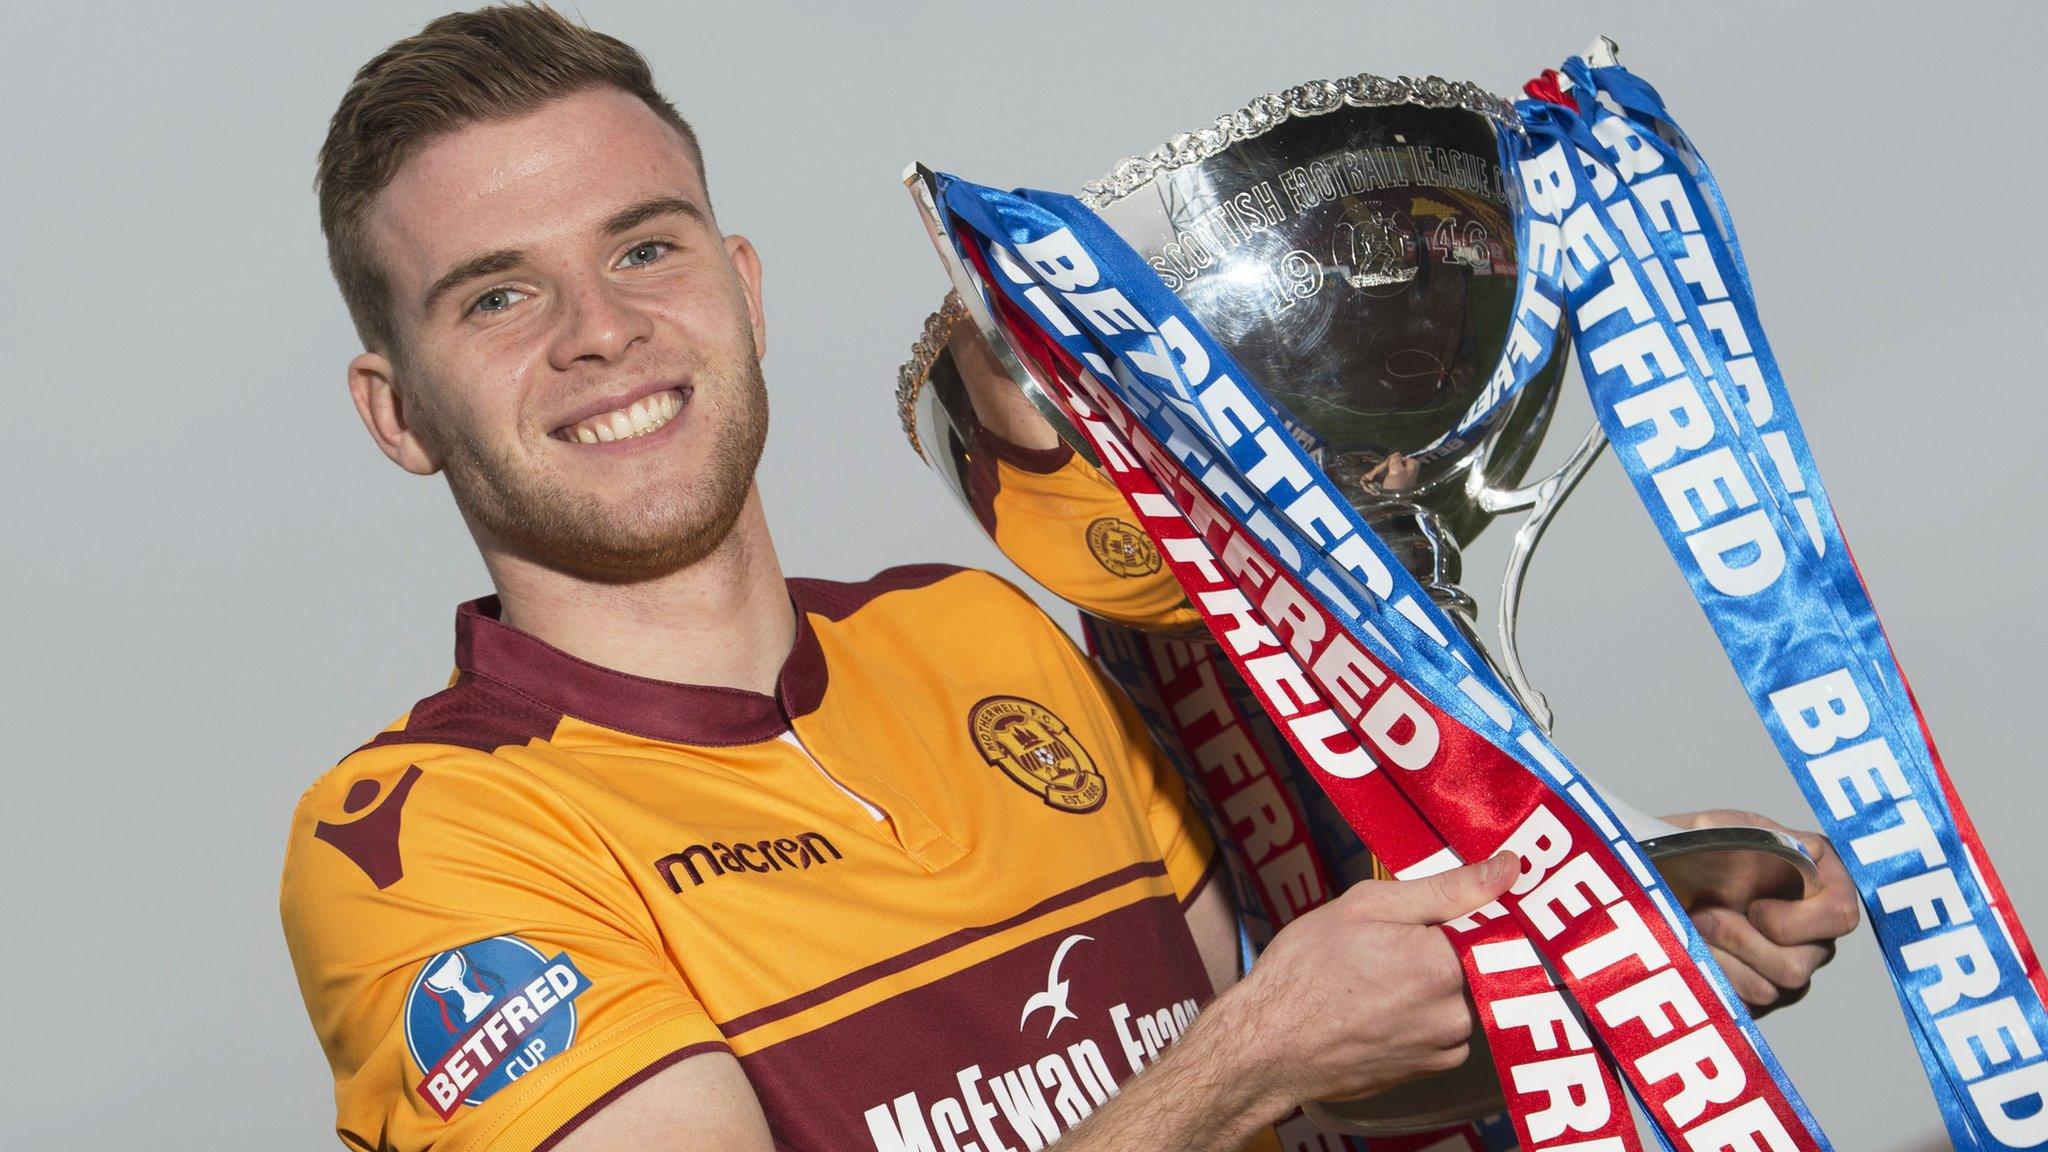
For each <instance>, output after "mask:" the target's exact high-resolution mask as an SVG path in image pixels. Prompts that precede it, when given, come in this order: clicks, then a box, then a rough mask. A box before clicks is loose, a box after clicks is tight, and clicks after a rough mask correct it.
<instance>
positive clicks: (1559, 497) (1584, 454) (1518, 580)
mask: <svg viewBox="0 0 2048 1152" xmlns="http://www.w3.org/2000/svg"><path fill="white" fill-rule="evenodd" d="M1606 448H1607V431H1606V430H1605V429H1604V428H1602V427H1600V424H1599V422H1598V421H1595V422H1594V423H1593V426H1592V427H1591V428H1589V429H1588V430H1587V431H1586V436H1585V439H1583V440H1580V441H1579V446H1578V447H1577V448H1575V449H1573V450H1572V454H1571V456H1570V458H1569V459H1567V460H1566V461H1565V462H1564V463H1563V464H1561V465H1559V466H1558V469H1557V471H1555V472H1552V473H1551V474H1550V475H1548V476H1545V477H1544V478H1543V479H1541V480H1538V481H1536V482H1535V483H1534V484H1524V485H1522V486H1521V487H1519V488H1495V487H1492V486H1490V485H1489V486H1487V487H1485V488H1482V489H1480V491H1479V507H1480V508H1481V509H1482V510H1484V511H1486V512H1490V513H1494V514H1496V515H1498V514H1499V513H1502V512H1519V511H1521V510H1522V509H1525V508H1527V509H1529V510H1530V512H1529V517H1528V519H1526V520H1524V521H1522V526H1521V527H1520V528H1517V529H1516V530H1515V543H1514V548H1513V549H1512V550H1511V551H1510V552H1509V553H1508V564H1507V569H1506V571H1504V572H1503V573H1502V574H1501V579H1500V612H1499V617H1500V618H1499V623H1498V628H1499V634H1500V661H1499V663H1500V669H1501V672H1502V674H1504V675H1505V676H1506V677H1507V681H1508V686H1509V687H1510V688H1512V689H1513V690H1514V693H1515V697H1516V698H1517V699H1519V700H1520V701H1521V702H1522V707H1524V708H1526V709H1528V710H1529V716H1530V718H1531V719H1533V720H1535V721H1536V723H1537V725H1538V726H1539V727H1541V728H1542V729H1543V731H1544V732H1545V733H1546V734H1547V733H1548V732H1549V731H1550V728H1551V724H1552V723H1553V722H1554V717H1553V715H1552V713H1551V711H1550V702H1549V701H1548V700H1545V699H1544V698H1543V693H1541V692H1538V691H1537V690H1536V687H1535V685H1533V684H1531V683H1529V674H1528V672H1527V670H1525V669H1524V668H1523V667H1522V652H1521V647H1520V645H1518V644H1517V643H1516V640H1515V628H1516V625H1517V624H1518V623H1519V622H1520V620H1521V616H1522V581H1523V578H1524V577H1525V576H1527V575H1528V572H1529V562H1530V561H1531V560H1532V559H1534V558H1535V555H1536V545H1537V544H1539V543H1541V542H1542V540H1543V532H1544V530H1545V529H1546V528H1548V527H1550V520H1551V518H1552V517H1553V516H1556V515H1557V510H1558V508H1559V507H1560V506H1562V505H1563V504H1564V501H1565V498H1566V497H1567V496H1570V495H1571V494H1572V489H1574V488H1576V487H1578V486H1579V481H1580V480H1583V479H1585V476H1586V472H1587V470H1588V469H1590V468H1592V466H1593V462H1594V461H1595V460H1598V459H1599V458H1600V453H1601V452H1603V451H1605V450H1606Z"/></svg>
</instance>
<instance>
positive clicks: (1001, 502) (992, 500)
mask: <svg viewBox="0 0 2048 1152" xmlns="http://www.w3.org/2000/svg"><path fill="white" fill-rule="evenodd" d="M967 490H968V502H969V504H970V505H971V506H972V509H973V511H974V515H975V518H976V519H978V520H979V521H980V522H981V526H982V529H983V530H984V531H986V532H987V533H988V534H989V535H990V536H992V537H994V539H995V542H996V546H997V547H999V548H1001V549H1002V550H1003V553H1004V555H1006V556H1008V557H1009V558H1010V559H1011V560H1012V561H1014V562H1015V563H1016V564H1017V566H1018V567H1019V568H1022V569H1023V570H1024V571H1025V572H1026V573H1028V574H1029V575H1030V576H1031V578H1032V579H1033V580H1036V581H1038V582H1039V583H1040V584H1043V585H1045V586H1046V587H1047V588H1049V589H1051V590H1052V591H1053V593H1054V594H1056V595H1057V596H1059V597H1060V598H1061V599H1063V600H1066V601H1067V602H1069V603H1071V604H1074V605H1077V606H1079V607H1080V608H1082V609H1084V610H1085V611H1088V612H1090V613H1093V614H1094V615H1096V616H1100V617H1102V618H1103V619H1105V620H1111V621H1115V622H1116V623H1119V624H1128V625H1131V626H1132V627H1137V628H1146V629H1166V630H1169V631H1177V632H1186V631H1193V632H1199V631H1200V630H1201V619H1202V618H1201V615H1200V614H1199V613H1197V612H1196V611H1195V610H1194V608H1193V607H1191V606H1190V605H1189V604H1188V602H1187V596H1186V594H1185V593H1184V592H1183V591H1182V590H1181V586H1180V581H1178V580H1176V579H1174V576H1173V572H1172V570H1171V569H1169V568H1167V567H1166V565H1165V563H1164V561H1163V560H1162V559H1161V557H1160V555H1159V549H1158V547H1157V546H1156V545H1154V544H1153V543H1152V538H1151V537H1150V536H1148V535H1147V534H1146V533H1145V530H1144V529H1143V528H1142V527H1140V526H1139V525H1138V523H1137V517H1136V515H1135V514H1133V513H1132V512H1131V508H1130V505H1129V504H1128V503H1127V502H1126V501H1125V500H1124V495H1123V493H1122V492H1120V491H1118V490H1117V487H1116V484H1115V482H1113V481H1111V480H1110V479H1109V477H1107V476H1104V475H1103V474H1102V473H1101V472H1100V471H1099V470H1098V469H1096V467H1095V466H1094V465H1092V464H1090V463H1088V462H1087V461H1086V460H1084V459H1082V458H1081V456H1080V455H1079V454H1078V453H1076V452H1075V451H1074V450H1073V449H1072V448H1069V447H1067V446H1066V445H1065V444H1060V445H1058V446H1056V447H1052V448H1024V447H1021V446H1019V445H1016V444H1012V443H1010V442H1009V441H1007V440H1004V439H1002V438H1001V437H999V436H997V435H995V434H994V433H993V432H990V431H988V430H986V429H976V433H975V436H974V444H973V446H972V447H971V448H970V449H969V460H968V470H967Z"/></svg>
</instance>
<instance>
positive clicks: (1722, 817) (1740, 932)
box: [1665, 808, 1862, 1016]
mask: <svg viewBox="0 0 2048 1152" xmlns="http://www.w3.org/2000/svg"><path fill="white" fill-rule="evenodd" d="M1665 819H1666V820H1669V821H1670V822H1671V823H1673V824H1676V825H1678V826H1679V827H1681V828H1712V827H1720V826H1727V825H1734V824H1747V825H1751V826H1754V827H1759V828H1773V829H1776V830H1778V831H1780V832H1786V833H1789V834H1791V835H1792V836H1794V837H1797V838H1798V840H1799V842H1800V843H1801V844H1803V845H1805V847H1806V851H1807V853H1808V854H1809V855H1811V856H1812V857H1813V862H1814V864H1815V865H1816V866H1817V867H1818V869H1819V876H1818V877H1817V878H1816V879H1815V881H1814V883H1813V886H1812V888H1811V889H1810V890H1809V891H1808V892H1807V893H1806V894H1805V895H1804V896H1802V897H1800V898H1799V899H1796V900H1785V899H1779V898H1775V897H1768V896H1757V897H1755V898H1752V899H1749V900H1746V901H1745V900H1740V899H1737V900H1733V901H1729V902H1727V903H1722V902H1716V903H1711V904H1701V905H1700V906H1698V907H1693V908H1688V909H1686V911H1687V912H1689V913H1691V915H1692V921H1693V923H1694V924H1696V925H1698V926H1699V930H1700V936H1701V937H1702V938H1704V939H1705V940H1706V942H1707V947H1708V948H1709V949H1710V950H1711V951H1712V952H1713V954H1714V959H1715V960H1717V961H1719V962H1720V964H1721V968H1722V970H1723V971H1725V972H1726V973H1727V974H1728V982H1729V983H1730V984H1732V985H1734V987H1735V993H1736V995H1738V996H1741V997H1742V999H1743V1002H1744V1003H1746V1004H1748V1005H1749V1007H1750V1011H1751V1012H1753V1013H1755V1014H1756V1015H1758V1016H1762V1015H1763V1014H1765V1013H1766V1012H1769V1011H1771V1010H1772V1009H1774V1008H1781V1007H1783V1006H1785V1005H1787V1004H1792V1003H1796V1002H1797V1001H1798V1000H1799V999H1800V998H1801V997H1803V996H1805V995H1806V990H1807V988H1808V987H1809V982H1810V981H1811V980H1812V979H1813V974H1814V971H1815V970H1816V969H1818V968H1820V966H1821V965H1823V964H1826V963H1827V962H1828V961H1830V960H1832V959H1834V958H1835V941H1836V940H1839V939H1841V938H1842V937H1844V936H1847V935H1848V934H1849V933H1851V932H1854V931H1855V930H1856V925H1857V923H1858V922H1859V921H1860V920H1861V919H1862V905H1861V903H1860V902H1859V901H1858V899H1857V896H1856V885H1855V883H1854V882H1852V881H1851V880H1850V879H1849V872H1848V869H1846V868H1844V867H1842V861H1841V858H1840V857H1838V856H1836V855H1835V851H1834V849H1833V848H1832V847H1831V846H1829V844H1828V842H1827V838H1826V837H1823V836H1821V835H1820V834H1818V833H1815V832H1801V831H1795V830H1794V829H1791V828H1787V827H1785V826H1784V825H1782V824H1779V823H1778V822H1777V821H1775V820H1771V819H1768V818H1766V817H1763V816H1759V815H1757V814H1756V813H1754V812H1740V811H1736V810H1734V809H1726V808H1717V809H1713V810H1711V811H1706V812H1688V813H1685V814H1684V815H1680V816H1667V817H1665ZM1735 905H1740V906H1735Z"/></svg>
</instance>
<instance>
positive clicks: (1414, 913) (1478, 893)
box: [1353, 852, 1521, 924]
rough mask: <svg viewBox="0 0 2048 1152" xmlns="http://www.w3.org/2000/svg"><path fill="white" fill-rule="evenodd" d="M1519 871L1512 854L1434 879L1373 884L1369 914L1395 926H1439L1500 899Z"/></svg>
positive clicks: (1452, 871)
mask: <svg viewBox="0 0 2048 1152" xmlns="http://www.w3.org/2000/svg"><path fill="white" fill-rule="evenodd" d="M1520 871H1521V861H1520V859H1518V858H1517V857H1516V856H1515V854H1514V853H1512V852H1502V853H1500V854H1499V855H1497V856H1495V857H1493V859H1491V860H1482V861H1480V862H1479V863H1477V864H1467V865H1465V866H1464V867H1463V868H1453V869H1451V870H1450V871H1448V872H1439V873H1437V874H1436V875H1434V876H1424V877H1422V878H1420V879H1417V880H1395V881H1392V882H1382V883H1379V884H1375V885H1373V886H1372V889H1373V890H1372V893H1371V901H1372V906H1371V911H1370V914H1371V915H1372V917H1373V918H1374V919H1376V920H1387V921H1392V922H1394V923H1398V924H1442V923H1443V922H1444V921H1446V920H1455V919H1457V918H1458V917H1460V916H1463V915H1465V914H1466V913H1468V912H1470V911H1472V910H1473V909H1475V908H1483V907H1485V906H1486V905H1488V904H1491V903H1493V902H1494V901H1495V900H1497V899H1499V898H1500V894H1501V893H1503V892H1506V891H1507V890H1508V885H1510V884H1512V883H1514V881H1515V877H1516V875H1518V874H1519V873H1520ZM1353 887H1354V888H1364V887H1366V885H1365V884H1358V885H1354V886H1353Z"/></svg>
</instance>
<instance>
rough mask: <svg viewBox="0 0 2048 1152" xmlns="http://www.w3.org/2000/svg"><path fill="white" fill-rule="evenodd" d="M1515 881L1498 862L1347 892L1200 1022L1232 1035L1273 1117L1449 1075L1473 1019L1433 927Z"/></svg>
mask: <svg viewBox="0 0 2048 1152" xmlns="http://www.w3.org/2000/svg"><path fill="white" fill-rule="evenodd" d="M1516 873H1517V866H1516V861H1515V858H1514V857H1513V856H1512V855H1511V854H1507V853H1503V854H1501V855H1499V856H1496V857H1494V858H1493V859H1491V860H1486V861H1482V862H1480V863H1478V864H1469V865H1466V866H1465V867H1463V868H1458V869H1454V870H1452V871H1449V872H1443V873H1439V874H1437V875H1435V876H1430V877H1425V878H1423V879H1419V880H1408V881H1386V880H1367V881H1362V882H1360V883H1358V884H1355V885H1353V886H1352V887H1351V888H1350V889H1348V890H1347V891H1346V892H1345V893H1344V894H1343V895H1342V896H1339V897H1338V898H1337V899H1336V900H1334V901H1331V902H1330V903H1329V904H1327V905H1325V906H1323V907H1321V908H1318V909H1316V910H1315V911H1313V912H1310V913H1308V914H1307V915H1305V916H1303V917H1301V918H1300V919H1299V920H1296V921H1294V922H1293V923H1291V924H1289V925H1288V926H1287V927H1286V928H1285V929H1283V930H1282V931H1281V932H1280V933H1279V934H1278V935H1277V936H1275V937H1274V938H1273V942H1272V944H1271V945H1269V946H1268V947H1267V948H1266V950H1265V952H1264V953H1262V954H1261V955H1260V956H1259V959H1258V963H1257V964H1256V965H1254V966H1253V968H1252V970H1251V972H1250V974H1249V975H1247V976H1246V977H1245V978H1244V980H1242V981H1241V982H1240V983H1239V984H1238V985H1237V987H1235V988H1233V989H1232V990H1231V991H1230V993H1229V994H1228V995H1226V996H1222V997H1219V998H1218V999H1217V1000H1216V1001H1215V1002H1214V1003H1213V1004H1211V1005H1210V1007H1209V1008H1208V1010H1206V1011H1205V1012H1204V1013H1203V1015H1202V1017H1201V1020H1202V1021H1203V1022H1206V1023H1209V1024H1211V1025H1212V1028H1213V1030H1214V1031H1217V1032H1222V1031H1226V1030H1227V1031H1229V1032H1232V1033H1235V1034H1236V1036H1237V1038H1238V1043H1239V1044H1241V1045H1242V1046H1243V1052H1244V1061H1245V1064H1246V1068H1245V1074H1246V1075H1247V1076H1249V1077H1252V1078H1253V1081H1254V1083H1256V1084H1258V1085H1259V1086H1260V1087H1261V1088H1262V1089H1263V1091H1262V1092H1261V1096H1262V1097H1263V1100H1264V1102H1265V1103H1267V1104H1268V1106H1275V1105H1277V1106H1278V1107H1280V1108H1281V1110H1282V1111H1284V1110H1285V1109H1287V1108H1291V1107H1295V1106H1299V1105H1300V1104H1303V1103H1305V1102H1307V1101H1310V1100H1328V1099H1337V1098H1341V1097H1345V1096H1362V1095H1367V1094H1369V1093H1373V1092H1378V1091H1382V1090H1384V1089H1387V1088H1391V1087H1393V1086H1394V1085H1396V1084H1399V1083H1401V1082H1402V1081H1404V1080H1411V1079H1414V1078H1415V1077H1417V1076H1424V1075H1428V1074H1430V1073H1433V1072H1444V1071H1448V1070H1449V1069H1452V1068H1455V1067H1457V1066H1458V1065H1459V1064H1462V1063H1464V1061H1465V1059H1466V1058H1467V1057H1468V1056H1469V1055H1470V1054H1471V1047H1470V1041H1471V1036H1472V1031H1473V1028H1474V1026H1475V1021H1474V1018H1473V1014H1472V1006H1471V1003H1470V1001H1469V1000H1468V999H1467V998H1466V991H1465V973H1464V970H1463V969H1462V968H1461V967H1460V966H1459V963H1458V957H1457V954H1456V953H1455V952H1454V951H1453V950H1452V948H1451V943H1450V938H1449V937H1448V936H1446V935H1445V934H1444V932H1443V930H1442V929H1440V928H1438V927H1437V925H1439V924H1442V923H1444V922H1446V921H1449V920H1454V919H1456V918H1458V917H1460V916H1463V915H1465V914H1467V913H1469V912H1471V911H1473V910H1474V909H1477V908H1480V907H1482V906H1484V905H1486V904H1488V903H1490V902H1492V901H1493V900H1495V899H1497V898H1499V897H1500V895H1501V894H1502V893H1504V892H1506V891H1507V890H1508V886H1509V885H1510V884H1512V883H1513V882H1514V879H1515V875H1516ZM1212 1016H1213V1017H1214V1019H1212ZM1190 1038H1191V1039H1192V1036H1190Z"/></svg>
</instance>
